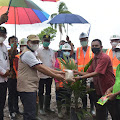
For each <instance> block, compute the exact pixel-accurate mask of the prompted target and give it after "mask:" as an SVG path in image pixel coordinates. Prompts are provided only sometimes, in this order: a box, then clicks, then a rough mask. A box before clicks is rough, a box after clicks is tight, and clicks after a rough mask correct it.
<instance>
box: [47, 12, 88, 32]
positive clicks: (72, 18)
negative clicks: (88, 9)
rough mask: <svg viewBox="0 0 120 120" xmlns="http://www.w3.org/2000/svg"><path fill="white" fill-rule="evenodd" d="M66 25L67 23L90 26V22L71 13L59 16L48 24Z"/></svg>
mask: <svg viewBox="0 0 120 120" xmlns="http://www.w3.org/2000/svg"><path fill="white" fill-rule="evenodd" d="M64 23H67V24H72V23H81V24H85V23H88V24H89V22H88V21H87V20H85V19H84V18H83V17H81V16H80V15H76V14H70V13H67V14H64V13H63V14H58V15H56V16H55V17H54V18H53V19H51V20H50V21H49V22H48V24H64ZM67 32H68V26H67Z"/></svg>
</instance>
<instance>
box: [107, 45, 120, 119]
mask: <svg viewBox="0 0 120 120" xmlns="http://www.w3.org/2000/svg"><path fill="white" fill-rule="evenodd" d="M115 55H116V58H117V59H118V60H119V61H120V43H118V45H117V46H116V47H115ZM106 95H108V97H109V100H110V101H113V100H116V102H117V103H116V110H117V111H120V64H118V66H117V69H116V77H115V84H114V85H113V86H112V87H110V88H109V89H108V90H107V91H106ZM117 115H118V120H120V114H119V112H117Z"/></svg>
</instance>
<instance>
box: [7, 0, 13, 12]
mask: <svg viewBox="0 0 120 120" xmlns="http://www.w3.org/2000/svg"><path fill="white" fill-rule="evenodd" d="M11 3H12V0H10V2H9V6H8V10H7V12H9V9H10V5H11Z"/></svg>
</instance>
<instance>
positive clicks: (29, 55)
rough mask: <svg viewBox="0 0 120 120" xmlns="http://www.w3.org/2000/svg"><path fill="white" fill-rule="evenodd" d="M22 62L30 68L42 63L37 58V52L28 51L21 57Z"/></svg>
mask: <svg viewBox="0 0 120 120" xmlns="http://www.w3.org/2000/svg"><path fill="white" fill-rule="evenodd" d="M21 61H22V62H23V63H25V64H27V65H29V66H30V67H33V66H35V65H37V64H41V63H42V62H41V61H40V60H38V59H37V58H36V54H35V52H31V51H27V52H25V53H24V54H23V55H22V56H21Z"/></svg>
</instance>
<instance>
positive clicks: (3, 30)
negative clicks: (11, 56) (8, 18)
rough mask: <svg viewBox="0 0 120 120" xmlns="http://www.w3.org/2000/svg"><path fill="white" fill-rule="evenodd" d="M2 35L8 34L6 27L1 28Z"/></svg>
mask: <svg viewBox="0 0 120 120" xmlns="http://www.w3.org/2000/svg"><path fill="white" fill-rule="evenodd" d="M0 33H5V34H6V33H7V30H6V28H5V27H2V26H0Z"/></svg>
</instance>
